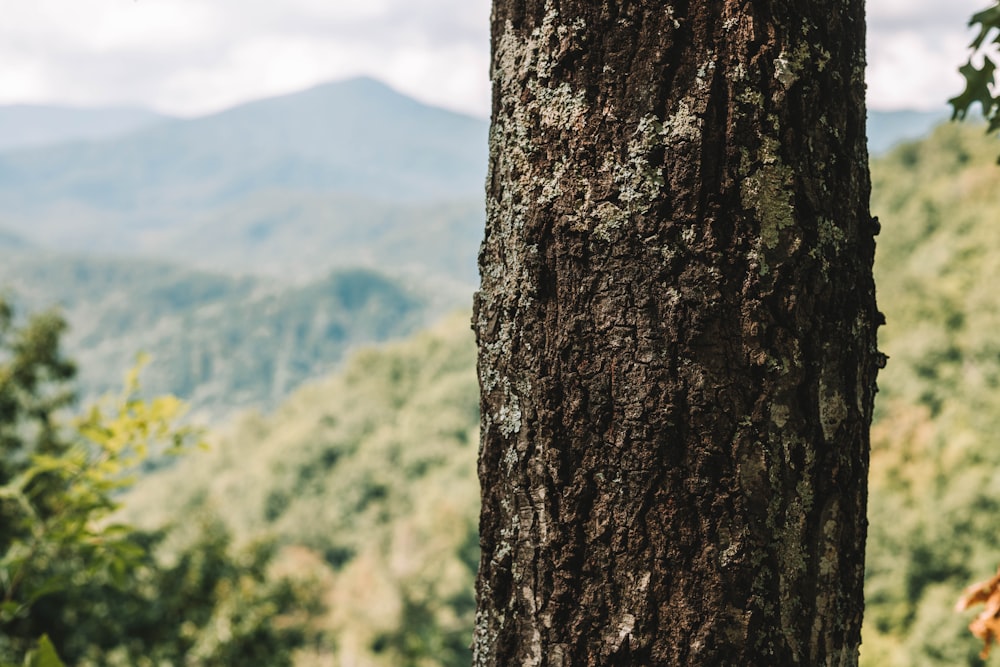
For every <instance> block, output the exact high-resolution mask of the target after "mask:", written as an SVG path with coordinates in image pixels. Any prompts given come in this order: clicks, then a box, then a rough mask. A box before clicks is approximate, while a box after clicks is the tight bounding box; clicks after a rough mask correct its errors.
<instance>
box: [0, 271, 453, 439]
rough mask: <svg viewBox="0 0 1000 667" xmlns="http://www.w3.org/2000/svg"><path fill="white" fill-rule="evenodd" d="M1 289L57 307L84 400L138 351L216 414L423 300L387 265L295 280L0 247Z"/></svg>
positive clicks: (274, 399)
mask: <svg viewBox="0 0 1000 667" xmlns="http://www.w3.org/2000/svg"><path fill="white" fill-rule="evenodd" d="M0 285H3V289H2V291H0V294H5V295H6V296H7V297H8V298H10V299H11V300H12V301H13V302H14V303H15V304H16V305H17V306H18V307H19V310H21V311H22V312H26V311H35V310H39V309H41V308H44V307H49V306H52V305H56V306H58V307H59V308H60V309H61V310H62V312H63V313H64V314H65V316H66V318H67V319H68V321H69V322H70V323H71V328H70V331H69V333H68V335H67V337H66V346H67V350H68V352H69V354H70V355H71V356H72V357H73V358H74V359H75V360H76V361H77V362H78V363H79V366H80V378H79V379H80V393H81V395H82V398H83V399H84V401H85V402H86V401H88V400H92V399H94V398H95V397H97V396H98V395H101V394H103V393H107V392H114V391H117V390H118V388H120V386H121V382H120V380H121V376H122V373H123V372H124V370H125V369H127V368H129V367H130V366H132V364H133V363H134V362H135V359H136V355H137V354H138V353H139V352H145V353H148V354H149V355H151V357H152V362H151V364H150V366H149V368H148V369H146V371H145V372H144V373H143V385H144V387H145V389H146V390H147V393H149V394H162V393H172V394H176V395H178V396H181V397H183V398H185V399H187V400H189V401H191V402H192V404H193V405H194V409H195V414H196V415H199V416H201V417H205V418H210V419H213V420H219V419H221V418H223V417H225V416H227V415H230V414H232V413H233V412H234V411H235V410H239V409H241V408H248V407H257V408H264V409H266V408H269V407H272V406H274V405H275V404H277V403H278V402H279V401H280V400H281V399H283V398H284V397H285V396H286V395H287V394H288V393H289V392H291V391H292V390H294V389H295V388H297V387H298V386H299V385H300V384H301V383H303V382H305V381H307V380H310V379H314V378H316V377H318V376H321V375H323V374H325V373H328V372H330V371H331V370H332V369H334V368H336V367H338V366H339V363H340V361H341V359H342V357H343V356H344V354H345V353H346V352H348V351H349V350H351V349H353V348H355V347H357V346H359V345H366V344H371V343H374V342H378V341H383V340H387V339H391V338H397V337H400V336H403V335H406V334H409V333H411V332H412V331H414V330H415V329H417V328H419V327H420V326H421V325H423V324H425V323H426V321H427V318H428V316H429V315H430V313H433V312H437V311H435V310H434V309H433V308H431V307H430V304H429V303H428V299H427V298H425V297H424V296H422V295H420V294H418V293H415V292H414V291H412V290H410V289H409V288H407V287H405V286H403V285H402V284H400V283H399V282H398V281H396V280H393V279H391V278H389V277H387V276H385V275H383V274H380V273H377V272H374V271H371V270H368V269H343V270H340V271H334V272H332V273H330V274H328V275H327V276H325V277H323V278H321V279H317V280H314V281H311V282H306V283H303V284H299V285H289V284H285V283H275V282H274V281H269V280H266V279H263V278H258V277H250V276H247V277H242V278H239V277H233V276H228V275H224V274H218V273H208V272H199V271H192V270H190V269H186V268H182V267H178V266H176V265H171V264H164V263H155V262H148V261H136V260H116V259H98V258H86V257H71V256H66V255H50V254H46V253H39V252H37V251H34V252H28V253H19V252H3V251H0Z"/></svg>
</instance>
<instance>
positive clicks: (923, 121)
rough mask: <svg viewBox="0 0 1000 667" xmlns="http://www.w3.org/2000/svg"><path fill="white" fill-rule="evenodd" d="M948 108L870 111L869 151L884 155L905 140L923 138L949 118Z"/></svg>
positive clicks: (875, 154)
mask: <svg viewBox="0 0 1000 667" xmlns="http://www.w3.org/2000/svg"><path fill="white" fill-rule="evenodd" d="M948 118H949V114H948V111H947V110H946V109H940V110H938V111H916V110H913V109H901V110H898V111H878V110H872V109H869V111H868V152H869V153H871V154H872V155H873V156H878V155H882V154H883V153H886V152H887V151H888V150H890V149H891V148H893V147H894V146H896V145H898V144H899V143H901V142H903V141H915V140H918V139H923V138H924V137H926V136H927V135H928V134H930V133H931V130H933V129H934V128H935V127H936V126H938V125H940V124H941V123H943V122H945V121H946V120H948Z"/></svg>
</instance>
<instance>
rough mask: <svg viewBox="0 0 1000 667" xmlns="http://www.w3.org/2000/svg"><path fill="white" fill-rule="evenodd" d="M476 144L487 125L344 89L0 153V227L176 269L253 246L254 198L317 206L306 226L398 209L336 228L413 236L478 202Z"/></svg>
mask: <svg viewBox="0 0 1000 667" xmlns="http://www.w3.org/2000/svg"><path fill="white" fill-rule="evenodd" d="M486 133H487V127H486V123H485V121H482V120H479V119H476V118H472V117H469V116H463V115H460V114H456V113H452V112H448V111H444V110H441V109H437V108H434V107H429V106H426V105H423V104H420V103H418V102H416V101H414V100H412V99H410V98H407V97H405V96H403V95H400V94H399V93H396V92H395V91H393V90H392V89H390V88H388V87H386V86H384V85H382V84H380V83H378V82H376V81H374V80H371V79H353V80H349V81H344V82H339V83H333V84H328V85H324V86H320V87H317V88H314V89H312V90H308V91H305V92H301V93H296V94H293V95H287V96H284V97H277V98H272V99H266V100H261V101H258V102H252V103H249V104H245V105H242V106H239V107H236V108H233V109H230V110H228V111H224V112H221V113H218V114H214V115H210V116H205V117H201V118H195V119H188V120H179V119H173V120H168V121H164V122H160V123H158V124H155V125H153V126H152V127H148V128H146V129H141V130H139V131H136V132H132V133H130V134H127V135H125V136H119V137H114V138H110V139H106V140H103V141H93V142H75V143H68V144H62V145H58V146H51V147H44V148H38V149H35V150H18V151H7V152H3V153H0V211H3V213H2V215H0V226H2V227H4V228H6V229H8V230H10V231H11V232H13V233H15V234H17V235H19V236H22V237H24V238H26V239H28V240H30V241H32V242H34V243H36V244H38V245H40V246H44V247H48V248H50V249H58V250H64V251H67V250H68V251H81V252H97V253H116V254H136V253H141V254H144V255H146V256H153V257H163V256H171V257H175V258H176V257H184V256H185V253H186V252H187V251H189V250H190V248H191V247H192V246H191V244H190V241H191V239H192V238H198V237H199V235H200V234H201V233H203V232H204V233H207V234H210V235H212V237H213V241H214V242H215V243H216V244H217V245H218V246H219V247H227V248H231V249H236V248H239V247H241V244H245V243H247V242H253V241H254V238H253V232H254V230H257V229H259V228H260V215H258V206H259V202H260V199H261V198H270V199H272V200H275V201H280V202H291V201H296V200H298V199H300V198H301V199H305V200H308V199H309V198H310V197H314V196H317V195H321V196H322V197H323V198H325V201H326V204H324V206H321V207H320V210H317V211H316V212H314V213H313V214H312V219H313V224H318V222H319V221H320V220H323V219H324V218H323V217H322V211H323V210H325V209H324V207H326V208H328V207H329V204H330V203H331V202H332V203H333V206H334V207H335V208H341V205H340V203H338V202H340V201H341V200H340V199H338V198H343V199H344V200H347V201H349V202H350V203H349V204H344V206H343V208H346V209H348V210H349V211H357V210H359V209H363V208H365V204H364V202H371V204H372V207H373V208H378V207H379V206H383V207H385V206H386V205H394V206H395V207H396V208H394V209H393V211H392V212H390V213H387V214H386V215H385V216H383V217H381V218H380V219H379V220H378V221H373V219H372V214H371V213H367V214H366V217H365V218H363V219H357V220H353V221H352V220H346V218H347V216H345V215H341V216H340V218H341V220H340V222H342V223H343V224H348V225H354V226H359V227H362V226H365V225H371V224H373V222H384V221H385V220H387V219H395V220H401V219H405V220H406V223H407V224H409V225H411V226H413V227H415V228H416V227H419V226H420V224H421V223H422V216H424V215H425V212H426V211H427V210H428V208H430V209H433V208H434V206H433V205H434V204H439V203H442V202H448V203H449V204H450V203H451V202H455V201H459V202H471V201H476V202H479V201H481V200H482V189H483V182H484V179H485V170H486ZM409 204H413V205H416V208H414V209H413V210H412V211H410V212H409V213H408V214H400V213H399V212H398V208H399V207H401V206H404V205H409ZM282 205H283V206H284V204H282ZM466 205H468V204H466ZM267 213H268V214H273V213H275V210H274V209H273V207H272V209H271V210H270V211H268V212H267ZM327 218H329V216H327ZM223 223H224V224H223ZM226 230H229V231H230V232H232V234H231V235H226V234H225V233H224V232H225V231H226ZM248 237H249V241H248ZM302 243H303V244H310V243H314V241H313V240H312V239H309V238H303V239H302ZM200 245H204V244H203V243H201V244H200ZM282 259H283V260H284V262H285V265H286V266H293V265H295V264H297V263H298V261H299V260H298V258H297V257H296V255H295V254H294V253H289V254H288V255H286V256H283V257H282ZM241 268H242V269H243V270H248V271H252V270H253V265H252V263H251V262H249V261H248V262H245V263H244V265H243V266H242V267H241ZM325 268H326V269H328V268H330V267H329V266H327V267H325Z"/></svg>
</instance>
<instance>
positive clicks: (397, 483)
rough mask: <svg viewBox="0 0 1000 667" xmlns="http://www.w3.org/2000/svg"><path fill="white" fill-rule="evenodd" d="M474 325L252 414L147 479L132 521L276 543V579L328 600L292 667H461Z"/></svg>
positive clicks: (474, 556) (370, 360) (390, 348)
mask: <svg viewBox="0 0 1000 667" xmlns="http://www.w3.org/2000/svg"><path fill="white" fill-rule="evenodd" d="M468 322H469V319H468V316H467V315H465V314H461V315H455V316H453V317H451V318H449V319H447V320H445V321H444V322H442V323H440V324H439V325H438V326H436V327H435V328H433V329H431V330H429V331H426V332H423V333H421V334H419V335H417V336H416V337H414V338H413V339H411V340H409V341H406V342H403V343H396V344H390V345H386V346H384V347H381V348H372V349H367V350H363V351H361V352H359V353H358V354H356V355H354V356H353V357H352V358H351V360H350V361H349V362H348V364H347V366H346V367H345V368H344V370H343V371H342V372H341V373H338V374H337V375H335V376H333V377H331V378H329V379H327V380H324V381H321V382H318V383H315V384H310V385H307V386H305V387H303V388H302V389H300V390H299V391H297V392H296V393H295V394H294V395H293V396H292V397H290V398H289V400H288V401H286V402H285V403H284V404H282V406H281V407H280V408H278V409H277V410H276V411H275V412H274V413H273V414H270V415H268V416H266V417H265V416H261V415H260V414H250V415H247V416H246V417H244V418H243V419H242V420H240V421H239V422H237V423H236V424H235V425H234V426H232V427H231V428H230V429H229V430H228V431H226V432H225V433H223V434H220V435H219V436H218V439H217V442H215V443H214V444H213V446H212V448H211V451H210V452H209V453H207V454H194V455H192V456H190V457H188V458H187V459H186V460H185V461H182V462H181V463H180V465H178V466H176V467H174V468H172V469H170V470H167V471H165V472H162V473H160V474H157V475H154V476H152V477H150V478H149V479H147V480H144V481H143V483H142V484H141V485H140V486H139V487H138V488H137V489H136V490H135V491H134V492H133V493H132V494H131V495H130V496H129V497H128V498H127V499H126V507H127V510H126V517H127V518H128V519H130V520H131V521H134V522H135V523H136V524H138V525H139V526H142V527H146V528H149V529H155V528H156V527H158V526H161V525H163V524H164V523H168V522H174V523H176V522H177V520H178V518H179V517H187V518H190V517H198V516H203V515H204V516H210V517H217V518H218V519H219V520H220V521H221V522H222V524H223V525H224V527H225V530H226V531H227V533H229V534H231V535H232V536H233V538H234V540H235V543H236V544H237V545H241V544H248V543H253V542H254V541H256V540H260V539H266V540H268V541H270V542H272V543H275V544H278V545H281V547H282V548H281V551H280V552H279V553H278V554H277V556H276V563H277V565H276V567H277V569H278V571H280V572H285V571H292V572H299V573H300V576H309V577H310V578H311V579H312V580H313V581H315V582H316V585H317V586H318V587H319V589H320V590H321V591H322V593H321V598H322V602H323V607H324V610H323V611H322V613H320V614H319V615H317V616H316V617H315V618H313V619H312V620H311V625H310V628H311V630H312V632H313V633H315V635H316V636H317V637H318V639H317V640H316V641H315V642H314V643H313V644H312V645H311V646H303V647H301V648H299V650H298V651H297V653H296V660H295V664H297V665H325V664H337V665H356V666H358V667H362V666H366V665H371V666H376V665H377V666H384V667H389V666H394V667H407V666H413V667H417V666H428V667H429V666H431V665H448V666H449V667H451V666H454V667H458V666H459V665H468V664H469V662H470V660H471V653H470V652H469V649H468V646H469V644H470V642H471V627H472V623H473V615H474V607H475V600H474V596H473V582H474V578H475V572H476V568H477V567H478V563H479V541H478V533H477V526H478V518H479V516H478V507H479V487H478V482H477V479H476V472H475V458H476V450H477V446H478V425H479V417H478V404H479V393H478V386H477V382H476V375H475V349H474V345H473V340H472V336H471V332H470V330H469V324H468ZM183 532H184V531H183V530H180V531H178V535H180V537H179V538H178V539H180V540H181V542H182V543H187V542H188V541H189V540H190V539H191V538H189V537H185V536H184V535H183ZM167 546H168V547H169V542H168V544H167ZM330 660H334V661H333V662H330Z"/></svg>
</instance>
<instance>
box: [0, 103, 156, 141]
mask: <svg viewBox="0 0 1000 667" xmlns="http://www.w3.org/2000/svg"><path fill="white" fill-rule="evenodd" d="M168 119H169V116H165V115H163V114H159V113H156V112H155V111H149V110H147V109H138V108H128V107H122V108H115V107H106V108H94V109H86V108H74V107H65V106H54V105H41V104H15V105H7V106H0V151H6V150H12V149H28V148H39V147H42V146H53V145H56V144H62V143H67V142H75V141H100V140H104V139H111V138H114V137H120V136H123V135H126V134H129V133H130V132H135V131H138V130H141V129H145V128H148V127H151V126H153V125H155V124H156V123H159V122H162V121H165V120H168Z"/></svg>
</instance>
